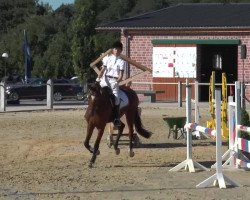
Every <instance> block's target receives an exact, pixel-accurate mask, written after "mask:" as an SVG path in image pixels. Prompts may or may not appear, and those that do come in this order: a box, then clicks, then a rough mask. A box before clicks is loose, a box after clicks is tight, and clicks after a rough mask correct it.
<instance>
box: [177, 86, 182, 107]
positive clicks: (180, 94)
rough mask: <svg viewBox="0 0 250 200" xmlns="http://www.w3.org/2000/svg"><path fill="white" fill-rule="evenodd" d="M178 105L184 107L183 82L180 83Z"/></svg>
mask: <svg viewBox="0 0 250 200" xmlns="http://www.w3.org/2000/svg"><path fill="white" fill-rule="evenodd" d="M178 105H179V107H182V82H181V81H178Z"/></svg>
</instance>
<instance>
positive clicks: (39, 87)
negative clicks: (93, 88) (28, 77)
mask: <svg viewBox="0 0 250 200" xmlns="http://www.w3.org/2000/svg"><path fill="white" fill-rule="evenodd" d="M53 83H54V88H53V90H54V91H53V92H54V100H55V101H61V100H62V99H66V98H75V99H77V100H79V101H81V100H84V92H83V88H82V87H81V86H79V85H76V84H72V83H71V82H70V81H69V80H67V79H54V80H53ZM6 94H7V100H8V101H19V100H20V99H36V100H43V99H46V98H47V80H45V79H36V80H33V81H31V82H30V83H26V84H15V85H9V86H7V88H6Z"/></svg>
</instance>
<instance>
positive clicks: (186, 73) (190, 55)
mask: <svg viewBox="0 0 250 200" xmlns="http://www.w3.org/2000/svg"><path fill="white" fill-rule="evenodd" d="M196 60H197V54H196V47H154V48H153V77H162V78H164V77H169V78H173V77H176V78H177V77H180V78H196Z"/></svg>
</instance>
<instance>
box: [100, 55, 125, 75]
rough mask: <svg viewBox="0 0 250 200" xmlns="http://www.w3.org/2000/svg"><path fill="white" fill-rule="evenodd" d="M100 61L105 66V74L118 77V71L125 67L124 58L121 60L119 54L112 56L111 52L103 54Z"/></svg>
mask: <svg viewBox="0 0 250 200" xmlns="http://www.w3.org/2000/svg"><path fill="white" fill-rule="evenodd" d="M102 62H103V65H104V66H106V73H105V74H106V76H112V77H117V78H118V76H119V71H120V70H124V68H125V62H124V60H122V59H121V57H120V56H114V55H113V54H111V55H109V56H105V57H104V58H103V60H102Z"/></svg>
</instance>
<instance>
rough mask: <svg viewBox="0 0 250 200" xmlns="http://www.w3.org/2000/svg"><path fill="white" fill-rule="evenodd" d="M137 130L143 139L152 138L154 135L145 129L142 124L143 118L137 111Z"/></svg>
mask: <svg viewBox="0 0 250 200" xmlns="http://www.w3.org/2000/svg"><path fill="white" fill-rule="evenodd" d="M134 124H135V130H136V132H137V133H139V134H140V135H141V136H142V137H145V138H150V137H151V135H152V132H150V131H148V130H146V129H144V127H143V125H142V122H141V117H140V115H139V110H138V109H137V111H136V114H135V121H134Z"/></svg>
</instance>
